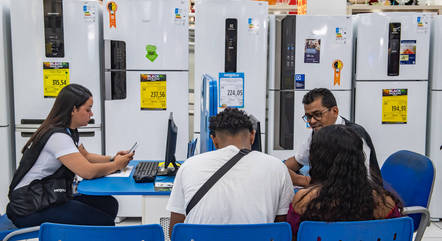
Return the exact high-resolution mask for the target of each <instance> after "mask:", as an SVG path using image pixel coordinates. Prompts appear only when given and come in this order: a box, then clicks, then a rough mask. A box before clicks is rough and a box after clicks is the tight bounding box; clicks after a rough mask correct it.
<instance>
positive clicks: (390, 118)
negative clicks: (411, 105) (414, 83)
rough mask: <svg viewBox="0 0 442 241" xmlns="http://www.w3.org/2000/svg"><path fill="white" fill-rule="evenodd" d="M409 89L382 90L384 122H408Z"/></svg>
mask: <svg viewBox="0 0 442 241" xmlns="http://www.w3.org/2000/svg"><path fill="white" fill-rule="evenodd" d="M407 105H408V89H383V90H382V124H407V109H408V106H407Z"/></svg>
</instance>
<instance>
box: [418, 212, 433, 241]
mask: <svg viewBox="0 0 442 241" xmlns="http://www.w3.org/2000/svg"><path fill="white" fill-rule="evenodd" d="M421 214H422V215H421V221H420V223H419V227H418V229H417V232H416V237H415V238H414V241H421V240H422V237H423V236H424V233H425V229H426V228H427V226H428V225H429V224H430V213H429V212H428V210H427V211H426V212H422V213H421Z"/></svg>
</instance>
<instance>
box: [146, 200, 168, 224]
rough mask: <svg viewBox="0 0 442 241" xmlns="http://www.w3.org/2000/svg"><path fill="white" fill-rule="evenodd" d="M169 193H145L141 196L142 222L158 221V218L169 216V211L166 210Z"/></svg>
mask: <svg viewBox="0 0 442 241" xmlns="http://www.w3.org/2000/svg"><path fill="white" fill-rule="evenodd" d="M168 200H169V195H145V196H143V213H142V216H141V222H142V223H143V224H151V223H158V224H160V218H169V217H170V212H169V211H168V210H166V206H167V201H168Z"/></svg>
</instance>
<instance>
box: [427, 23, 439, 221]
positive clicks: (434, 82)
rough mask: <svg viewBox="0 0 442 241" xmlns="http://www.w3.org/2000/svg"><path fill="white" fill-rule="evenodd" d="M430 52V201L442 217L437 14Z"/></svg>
mask: <svg viewBox="0 0 442 241" xmlns="http://www.w3.org/2000/svg"><path fill="white" fill-rule="evenodd" d="M431 27H432V33H431V54H430V63H431V64H430V81H431V85H430V93H429V95H430V105H429V109H428V110H429V118H428V119H429V122H428V127H427V156H428V157H429V158H430V159H431V160H432V161H433V165H434V168H435V171H436V173H435V181H434V186H433V194H432V196H431V202H430V215H431V217H432V218H435V219H441V218H442V206H441V205H440V204H441V203H442V129H441V127H442V126H441V123H442V105H441V103H442V69H441V68H440V66H441V64H442V44H441V43H440V40H441V39H442V17H441V16H435V17H434V20H433V22H432V26H431Z"/></svg>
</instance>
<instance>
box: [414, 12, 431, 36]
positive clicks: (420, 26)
mask: <svg viewBox="0 0 442 241" xmlns="http://www.w3.org/2000/svg"><path fill="white" fill-rule="evenodd" d="M416 24H417V32H418V33H419V32H420V33H426V32H428V29H429V19H428V18H426V17H425V16H418V17H416Z"/></svg>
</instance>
